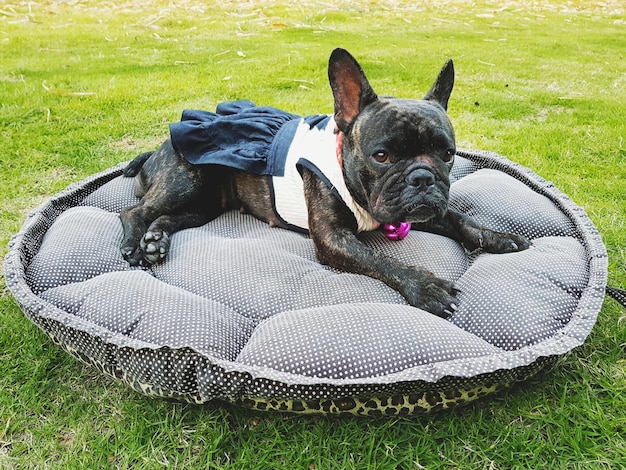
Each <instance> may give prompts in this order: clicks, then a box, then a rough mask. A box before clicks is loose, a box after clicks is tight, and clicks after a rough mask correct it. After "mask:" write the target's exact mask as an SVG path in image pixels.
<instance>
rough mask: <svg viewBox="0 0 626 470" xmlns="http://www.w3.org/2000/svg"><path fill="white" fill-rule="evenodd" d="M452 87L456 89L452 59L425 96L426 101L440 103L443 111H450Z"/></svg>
mask: <svg viewBox="0 0 626 470" xmlns="http://www.w3.org/2000/svg"><path fill="white" fill-rule="evenodd" d="M452 87H454V64H453V63H452V59H448V61H447V62H446V63H445V65H444V66H443V68H442V69H441V72H439V76H438V77H437V80H436V81H435V84H434V85H433V86H432V87H431V89H430V90H429V91H428V93H426V96H424V99H425V100H430V101H435V102H437V103H439V104H440V105H441V106H442V107H443V109H446V110H447V109H448V100H449V99H450V94H451V93H452Z"/></svg>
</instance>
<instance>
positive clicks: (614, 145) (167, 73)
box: [0, 0, 626, 469]
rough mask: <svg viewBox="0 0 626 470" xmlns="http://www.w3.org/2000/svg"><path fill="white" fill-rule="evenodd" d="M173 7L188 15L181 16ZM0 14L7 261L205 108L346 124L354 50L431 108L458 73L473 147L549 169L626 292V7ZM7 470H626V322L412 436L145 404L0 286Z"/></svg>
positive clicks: (19, 9)
mask: <svg viewBox="0 0 626 470" xmlns="http://www.w3.org/2000/svg"><path fill="white" fill-rule="evenodd" d="M174 3H178V4H180V5H179V6H177V7H174ZM440 3H443V2H434V1H433V2H426V3H424V4H419V5H415V2H407V3H403V2H399V1H398V2H393V1H354V2H316V1H313V0H304V1H301V2H297V3H295V2H287V1H278V0H276V1H267V2H233V1H223V2H215V3H213V2H200V1H199V0H189V1H186V2H172V4H170V3H168V2H165V1H163V0H162V1H157V2H142V3H140V2H136V3H134V2H131V1H127V2H124V1H119V0H115V1H112V2H106V3H105V2H102V4H100V2H87V1H80V0H79V1H75V2H56V1H55V2H53V1H49V2H36V1H32V2H28V3H26V2H12V1H11V0H9V1H3V2H2V3H0V138H1V142H2V153H1V154H0V181H1V182H2V190H1V191H0V211H1V212H0V214H1V216H0V217H1V220H0V246H1V247H2V248H0V250H1V251H0V253H1V254H2V255H4V254H5V253H6V245H7V243H8V241H9V238H10V236H11V235H12V234H13V233H15V232H17V231H18V230H19V228H20V226H21V225H22V223H23V221H24V218H25V216H26V214H27V213H28V211H29V210H30V209H32V208H34V207H35V206H36V205H38V204H39V203H41V202H42V201H44V200H45V199H46V198H47V197H49V196H51V195H52V194H54V193H56V192H58V191H60V190H61V189H63V188H64V187H66V186H67V185H68V184H69V183H71V182H73V181H78V180H80V179H82V178H84V177H86V176H87V175H90V174H92V173H94V172H97V171H101V170H104V169H106V168H108V167H111V166H113V165H114V164H116V163H118V162H120V161H123V160H128V159H130V158H131V157H133V156H134V155H135V154H136V153H138V152H140V151H144V150H149V149H152V148H154V147H155V146H156V145H157V144H158V143H159V142H160V141H161V140H162V139H163V138H164V137H165V135H166V133H167V123H168V122H170V121H174V120H177V119H178V118H179V115H180V112H181V110H182V109H183V108H185V107H193V108H203V109H212V108H213V107H214V106H215V104H216V103H217V102H219V101H222V100H229V99H238V98H248V99H252V100H254V101H256V102H258V103H260V104H271V105H274V106H278V107H283V108H285V109H287V110H290V111H293V112H299V113H303V114H310V113H317V112H330V111H331V110H332V103H331V99H330V91H329V87H328V85H327V81H326V70H325V68H326V61H327V58H328V55H329V53H330V51H331V50H332V48H334V47H336V46H343V47H346V48H347V49H348V50H350V51H351V52H352V53H353V54H354V55H355V56H356V57H357V58H358V59H359V60H360V62H361V64H362V65H363V67H364V68H365V69H366V71H367V73H368V76H369V77H370V79H371V82H372V84H373V86H374V88H375V89H377V91H379V92H380V93H384V94H394V95H399V96H406V97H420V96H422V95H423V94H424V92H425V91H426V90H427V89H428V87H429V85H430V84H431V83H432V81H433V80H434V77H435V76H436V73H437V72H438V70H439V68H440V67H441V66H442V65H443V63H444V61H445V60H446V59H447V58H449V57H451V58H453V59H454V60H455V67H456V71H457V82H456V86H455V91H454V93H453V96H452V99H451V101H450V115H451V118H452V120H453V122H454V124H455V126H456V131H457V139H458V143H459V146H461V147H469V148H475V149H484V150H491V151H495V152H498V153H501V154H503V155H506V156H507V157H509V158H511V159H512V160H514V161H517V162H520V163H521V164H523V165H525V166H528V167H530V168H532V169H533V170H534V171H536V172H537V173H538V174H540V175H541V176H543V177H544V178H546V179H548V180H551V181H553V182H554V183H555V184H556V186H557V187H559V188H560V189H561V190H563V191H564V192H565V193H567V194H568V195H570V197H572V198H573V199H574V201H575V202H576V203H578V204H579V205H581V206H582V207H584V208H585V209H586V210H587V212H588V214H589V215H590V217H591V219H592V220H593V221H594V223H595V224H596V226H597V227H598V229H599V230H600V232H601V233H602V235H603V238H604V241H605V243H606V245H607V249H608V252H609V257H610V258H609V259H610V266H609V283H610V284H612V285H617V286H626V248H625V247H626V227H625V220H626V200H625V197H624V192H625V188H626V150H625V143H624V138H625V137H626V126H625V120H624V115H625V114H624V113H625V110H626V57H625V55H626V11H625V9H624V5H623V3H622V2H619V1H609V0H607V1H605V2H604V3H591V2H584V1H582V0H580V1H573V2H558V1H556V0H555V1H553V2H552V3H542V2H537V3H536V4H535V3H533V4H532V6H529V5H531V4H530V2H528V3H526V2H514V1H513V2H506V3H502V2H495V1H494V2H487V1H484V0H483V1H479V2H467V1H461V0H452V1H450V2H445V6H439V4H440ZM0 289H2V293H1V296H0V321H1V322H2V328H1V329H0V468H68V469H74V468H148V469H150V468H161V467H168V468H228V467H232V468H284V469H299V468H304V469H330V468H383V469H414V468H415V469H419V468H429V469H430V468H495V469H508V468H531V469H539V468H581V469H582V468H585V469H586V468H625V467H626V392H625V390H626V354H625V353H624V348H625V345H626V328H625V325H626V315H625V313H624V311H623V310H621V309H620V308H619V307H618V305H617V304H616V303H615V302H613V301H610V300H607V301H606V302H605V305H604V307H603V309H602V311H601V312H600V315H599V319H598V323H597V325H596V327H595V328H594V330H593V332H592V333H591V335H590V337H589V339H588V340H587V342H586V343H585V345H584V346H582V347H580V348H578V349H577V350H576V351H575V352H574V353H572V354H570V355H568V356H567V357H566V358H564V359H563V360H562V361H561V362H560V363H559V365H558V366H557V367H556V368H555V369H553V370H550V371H546V372H545V373H542V374H540V375H539V376H538V377H535V378H534V379H532V380H530V381H528V382H526V383H523V384H521V385H519V386H517V387H515V388H514V389H512V390H510V391H508V392H506V393H502V394H500V395H497V396H495V397H493V398H490V399H487V400H485V401H482V402H479V403H477V404H474V405H471V406H469V407H466V408H463V409H460V410H457V411H454V412H450V413H442V414H437V415H432V416H422V417H419V416H418V417H412V418H409V419H381V420H370V419H343V418H342V419H335V418H328V419H327V418H319V417H318V418H307V417H300V416H291V415H287V416H285V415H280V414H262V413H257V412H252V411H247V410H243V409H239V408H235V407H231V406H228V405H221V404H215V405H208V406H202V407H198V406H192V405H184V404H172V403H169V402H165V401H162V400H154V399H149V398H146V397H143V396H142V395H139V394H137V393H135V392H133V391H131V390H129V389H127V388H125V387H122V386H121V385H119V384H118V383H116V382H114V381H113V380H110V379H108V378H105V377H103V376H101V375H100V374H99V373H97V372H96V371H94V370H93V369H90V368H88V367H86V366H84V365H82V364H80V363H79V362H77V361H75V360H74V359H72V358H71V357H70V356H68V355H67V354H65V353H64V352H63V351H61V350H60V349H59V348H57V347H56V346H54V345H53V344H52V343H51V341H49V340H48V339H47V337H45V335H44V334H43V333H41V332H40V331H39V330H38V329H37V328H36V327H34V326H33V325H32V324H31V323H30V322H29V321H28V320H27V319H25V318H24V316H23V315H22V313H21V312H20V310H19V308H18V307H17V305H16V303H15V301H14V300H13V298H12V297H11V296H10V294H9V292H8V291H7V289H6V286H5V283H4V279H2V280H1V281H0Z"/></svg>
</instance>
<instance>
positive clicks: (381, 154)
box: [372, 150, 391, 163]
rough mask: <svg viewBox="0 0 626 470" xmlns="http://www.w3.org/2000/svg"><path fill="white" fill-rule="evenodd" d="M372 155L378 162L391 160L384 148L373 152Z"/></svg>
mask: <svg viewBox="0 0 626 470" xmlns="http://www.w3.org/2000/svg"><path fill="white" fill-rule="evenodd" d="M372 157H373V158H374V160H376V161H377V162H378V163H389V162H391V159H390V158H389V154H388V153H387V152H385V151H384V150H379V151H378V152H374V155H372Z"/></svg>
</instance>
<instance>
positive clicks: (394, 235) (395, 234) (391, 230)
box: [383, 222, 411, 241]
mask: <svg viewBox="0 0 626 470" xmlns="http://www.w3.org/2000/svg"><path fill="white" fill-rule="evenodd" d="M410 230H411V224H410V223H409V222H396V223H395V224H385V225H384V226H383V233H384V234H385V236H386V237H387V238H388V239H389V240H394V241H398V240H402V239H403V238H405V237H406V236H407V235H408V234H409V231H410Z"/></svg>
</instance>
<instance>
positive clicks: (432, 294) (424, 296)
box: [404, 270, 459, 318]
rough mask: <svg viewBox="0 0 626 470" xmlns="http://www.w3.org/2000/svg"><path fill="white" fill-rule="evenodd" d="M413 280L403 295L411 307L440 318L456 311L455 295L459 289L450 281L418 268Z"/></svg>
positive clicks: (456, 300) (456, 301)
mask: <svg viewBox="0 0 626 470" xmlns="http://www.w3.org/2000/svg"><path fill="white" fill-rule="evenodd" d="M414 281H415V284H414V285H413V286H411V287H410V288H409V289H410V290H409V291H408V292H406V293H405V295H404V296H405V297H406V299H407V301H408V302H409V304H411V305H412V306H413V307H417V308H419V309H422V310H426V311H427V312H430V313H432V314H434V315H437V316H438V317H441V318H448V317H449V316H451V315H452V314H453V313H454V312H455V311H456V309H457V303H458V299H457V298H456V295H457V294H458V292H459V290H458V289H457V288H456V287H455V286H454V284H453V283H452V282H450V281H446V280H445V279H441V278H439V277H436V276H434V275H433V274H431V273H429V272H427V271H425V270H424V271H422V270H418V276H417V278H416V279H414Z"/></svg>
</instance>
